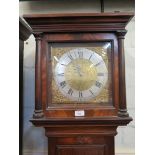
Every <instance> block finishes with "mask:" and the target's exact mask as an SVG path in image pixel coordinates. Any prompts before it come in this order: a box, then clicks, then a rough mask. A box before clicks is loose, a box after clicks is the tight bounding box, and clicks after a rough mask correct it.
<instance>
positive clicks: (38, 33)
mask: <svg viewBox="0 0 155 155" xmlns="http://www.w3.org/2000/svg"><path fill="white" fill-rule="evenodd" d="M33 35H34V37H35V39H36V40H42V37H43V33H42V32H35V33H33Z"/></svg>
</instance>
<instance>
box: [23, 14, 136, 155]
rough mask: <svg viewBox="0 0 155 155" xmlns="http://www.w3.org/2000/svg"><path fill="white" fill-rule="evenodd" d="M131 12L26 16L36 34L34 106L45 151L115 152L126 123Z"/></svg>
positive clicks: (53, 154) (70, 154)
mask: <svg viewBox="0 0 155 155" xmlns="http://www.w3.org/2000/svg"><path fill="white" fill-rule="evenodd" d="M132 17H133V13H98V14H94V13H90V14H44V15H43V14H42V15H25V16H24V19H25V20H26V21H27V22H28V24H29V25H30V26H31V28H32V29H33V34H34V36H35V38H36V59H35V63H36V66H35V109H34V114H33V119H32V120H31V122H32V123H33V124H34V125H35V126H42V127H44V128H45V133H46V136H47V137H48V155H86V154H87V155H114V154H115V151H114V150H115V149H114V137H115V135H116V134H117V131H116V129H117V127H118V126H122V125H127V124H128V123H129V122H130V121H131V120H132V118H131V117H129V114H128V112H127V106H126V88H125V62H124V44H123V43H124V36H125V34H126V32H127V31H126V30H125V26H126V25H127V23H128V22H129V21H130V20H131V18H132Z"/></svg>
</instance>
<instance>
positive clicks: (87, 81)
mask: <svg viewBox="0 0 155 155" xmlns="http://www.w3.org/2000/svg"><path fill="white" fill-rule="evenodd" d="M65 79H66V81H67V83H68V84H69V85H70V87H71V88H74V89H75V90H79V91H83V90H87V89H89V88H90V87H91V86H92V85H94V83H95V81H96V79H97V70H96V67H95V66H94V65H93V63H92V62H91V61H90V60H87V59H75V60H72V61H71V62H70V63H69V64H68V65H67V67H66V69H65Z"/></svg>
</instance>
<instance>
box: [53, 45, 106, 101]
mask: <svg viewBox="0 0 155 155" xmlns="http://www.w3.org/2000/svg"><path fill="white" fill-rule="evenodd" d="M55 59H56V61H57V64H56V67H55V70H54V78H55V81H56V85H57V87H58V88H59V91H60V92H61V93H62V94H63V95H64V96H65V97H67V98H68V99H70V100H73V101H79V102H84V101H89V100H91V99H92V98H94V97H96V96H97V95H99V93H100V92H101V90H102V89H103V88H104V86H105V84H106V82H107V80H108V70H107V67H106V65H105V62H104V60H103V59H102V57H101V56H100V55H99V54H97V53H96V52H94V51H92V50H89V49H87V48H75V49H72V50H70V51H68V52H66V53H65V54H63V55H62V56H61V57H60V59H59V60H58V59H57V58H55Z"/></svg>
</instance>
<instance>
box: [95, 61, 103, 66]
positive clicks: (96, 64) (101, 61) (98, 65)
mask: <svg viewBox="0 0 155 155" xmlns="http://www.w3.org/2000/svg"><path fill="white" fill-rule="evenodd" d="M101 62H102V61H100V62H99V63H97V64H96V65H94V66H95V67H97V66H99V65H100V64H101Z"/></svg>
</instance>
